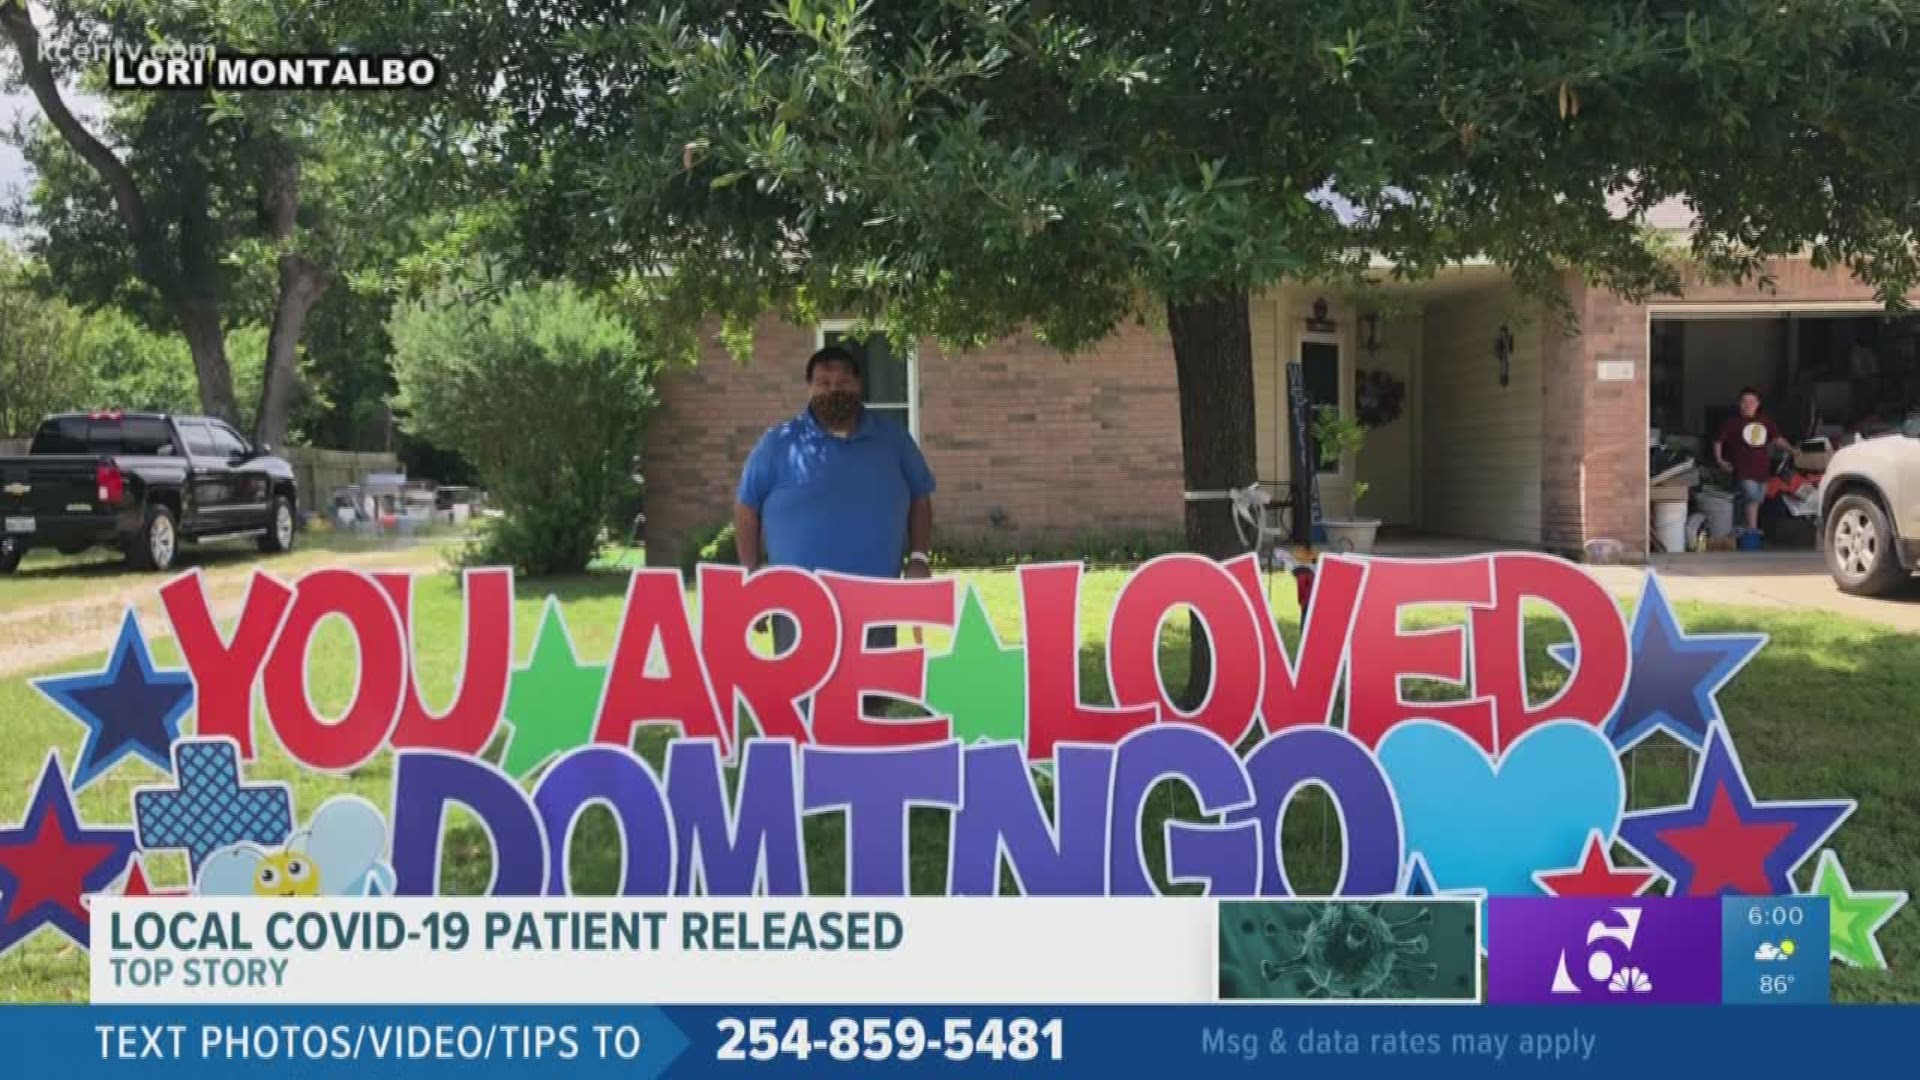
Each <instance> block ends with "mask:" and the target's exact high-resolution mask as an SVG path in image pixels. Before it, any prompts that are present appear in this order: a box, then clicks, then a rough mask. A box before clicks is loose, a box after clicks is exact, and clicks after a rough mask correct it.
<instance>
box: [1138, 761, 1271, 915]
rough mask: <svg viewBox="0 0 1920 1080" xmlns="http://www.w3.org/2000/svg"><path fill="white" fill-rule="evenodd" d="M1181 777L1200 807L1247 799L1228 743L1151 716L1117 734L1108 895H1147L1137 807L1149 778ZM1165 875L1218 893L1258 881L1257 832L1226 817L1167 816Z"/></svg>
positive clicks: (1241, 892)
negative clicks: (1210, 821)
mask: <svg viewBox="0 0 1920 1080" xmlns="http://www.w3.org/2000/svg"><path fill="white" fill-rule="evenodd" d="M1170 777H1177V778H1179V779H1181V780H1185V781H1186V782H1187V783H1188V785H1189V786H1191V787H1192V788H1193V790H1194V793H1195V794H1197V795H1199V796H1200V812H1201V813H1203V814H1207V815H1213V814H1220V813H1224V812H1226V811H1228V810H1232V809H1234V808H1236V807H1242V806H1245V805H1247V804H1248V803H1250V802H1252V801H1253V791H1252V789H1251V788H1250V787H1248V785H1247V776H1246V773H1245V772H1243V771H1242V770H1241V768H1240V759H1239V758H1238V757H1236V756H1234V753H1233V748H1232V747H1230V746H1228V745H1227V744H1226V743H1224V742H1222V741H1220V736H1218V735H1215V734H1214V733H1213V732H1211V731H1208V730H1206V729H1205V728H1200V727H1194V726H1192V725H1190V724H1156V725H1154V726H1153V727H1150V728H1144V729H1142V730H1140V731H1136V732H1134V733H1133V734H1131V735H1129V736H1127V737H1126V738H1125V739H1123V740H1121V742H1120V746H1119V761H1118V764H1117V765H1116V766H1115V768H1114V775H1113V823H1112V847H1111V848H1110V861H1111V864H1112V883H1111V886H1110V891H1111V893H1112V895H1114V896H1152V895H1153V892H1154V889H1153V879H1152V878H1150V877H1148V876H1147V861H1146V856H1145V854H1144V853H1143V852H1142V851H1141V850H1140V810H1141V808H1142V807H1143V806H1144V805H1145V804H1146V801H1147V793H1148V792H1150V791H1152V790H1153V788H1154V785H1156V784H1158V783H1159V782H1160V781H1162V780H1165V779H1168V778H1170ZM1166 838H1167V869H1168V880H1169V882H1184V881H1205V882H1206V883H1207V885H1208V888H1207V891H1208V893H1210V894H1212V895H1216V896H1245V895H1247V894H1249V893H1251V892H1252V891H1253V889H1254V886H1255V885H1256V884H1257V883H1258V881H1259V878H1258V867H1259V847H1260V833H1259V830H1258V828H1249V827H1248V826H1247V825H1246V824H1244V823H1235V822H1233V821H1231V820H1229V821H1228V822H1226V823H1224V824H1220V825H1196V824H1191V823H1181V822H1172V821H1170V822H1168V823H1167V825H1166Z"/></svg>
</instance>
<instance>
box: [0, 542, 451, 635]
mask: <svg viewBox="0 0 1920 1080" xmlns="http://www.w3.org/2000/svg"><path fill="white" fill-rule="evenodd" d="M454 536H455V534H453V533H451V532H441V533H431V534H424V535H423V536H422V537H421V538H420V539H434V540H443V539H450V538H453V537H454ZM400 546H401V545H399V544H396V542H395V541H393V540H388V539H383V538H379V537H369V536H358V535H353V534H348V533H337V532H318V531H309V532H303V533H301V534H300V537H299V540H298V541H297V543H296V544H295V547H294V550H293V551H291V552H288V553H287V554H285V555H262V554H261V553H260V549H259V548H257V547H256V546H255V545H254V543H253V541H251V540H227V541H221V542H219V543H210V544H205V545H198V544H194V545H188V546H185V547H182V548H181V549H180V557H179V559H178V560H177V562H176V563H175V565H174V568H173V571H172V573H182V572H185V571H187V570H192V569H195V568H199V569H202V570H205V571H207V572H209V573H213V572H218V571H224V572H230V573H246V572H247V571H250V570H251V569H252V568H253V567H254V566H259V567H260V568H261V569H263V570H268V571H271V572H273V573H276V574H281V575H289V574H297V573H299V572H301V571H302V570H307V569H312V568H314V567H318V566H324V565H326V564H327V563H329V562H330V561H331V560H332V559H333V558H334V556H337V555H342V554H360V553H368V552H379V551H387V550H395V549H397V548H398V547H400ZM170 576H171V574H166V575H156V574H154V573H152V572H150V571H142V570H133V569H130V568H129V567H128V566H127V563H126V559H125V558H123V557H122V556H121V555H120V553H119V552H116V551H110V550H108V549H105V548H93V549H89V550H87V551H83V552H80V553H79V554H77V555H62V554H60V553H59V552H56V551H51V550H46V549H40V550H35V551H29V552H28V553H27V557H26V558H25V559H24V560H22V561H21V563H20V566H19V568H18V569H17V570H15V571H14V572H13V573H11V574H0V615H5V614H7V613H9V612H12V611H16V610H18V609H21V608H26V607H31V606H34V605H38V604H51V603H57V602H60V601H65V600H87V599H93V598H95V597H96V596H98V595H100V594H102V593H104V592H107V591H109V590H112V589H124V588H129V587H132V588H138V587H141V586H143V585H146V584H148V583H152V584H153V585H154V586H155V587H156V588H157V586H158V584H159V583H160V582H163V581H165V580H167V578H168V577H170ZM149 591H151V590H149ZM156 595H157V594H156Z"/></svg>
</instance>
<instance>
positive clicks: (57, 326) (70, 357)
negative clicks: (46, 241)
mask: <svg viewBox="0 0 1920 1080" xmlns="http://www.w3.org/2000/svg"><path fill="white" fill-rule="evenodd" d="M46 290H47V281H46V274H45V270H44V267H42V266H40V265H38V264H34V263H23V262H20V261H18V260H13V259H12V258H11V257H10V256H7V255H5V253H4V252H0V434H7V433H13V434H21V433H26V432H30V431H32V430H33V429H34V427H35V426H36V425H37V424H38V423H39V422H40V419H41V418H42V417H43V416H45V415H47V414H48V413H53V412H65V411H69V410H76V409H141V410H151V411H154V412H185V413H194V412H198V411H199V410H200V396H199V390H198V385H197V379H196V376H195V373H194V368H193V357H192V356H191V355H190V354H189V352H188V349H187V343H186V341H185V340H184V339H183V338H181V337H180V335H178V334H175V333H172V332H169V331H166V330H155V329H152V328H150V327H148V326H147V325H146V324H145V323H144V322H143V321H142V320H140V319H138V318H136V317H134V316H133V315H131V314H129V313H128V312H127V311H125V310H124V309H122V308H119V307H114V306H105V307H98V308H94V309H91V310H83V309H81V308H78V307H75V306H73V305H71V304H69V303H67V302H66V301H64V300H60V299H57V298H54V297H50V296H47V295H45V293H46ZM266 340H267V329H266V327H264V326H260V325H242V326H237V327H234V328H233V329H232V330H230V331H228V333H227V349H228V351H229V353H230V354H232V355H233V356H234V357H235V360H234V364H233V376H234V386H235V389H236V390H237V391H238V392H239V395H240V400H241V402H242V412H241V421H242V423H243V424H245V423H249V422H250V421H251V410H252V407H253V404H254V403H255V402H256V401H258V400H259V394H260V379H261V375H262V370H263V368H264V365H265V358H266ZM298 404H299V412H298V413H297V414H296V415H297V416H300V417H305V416H310V415H314V414H317V413H322V412H324V411H325V410H326V408H327V406H328V402H327V400H326V399H325V398H324V397H322V396H319V395H317V394H307V395H305V396H303V397H302V398H301V399H300V401H299V403H298Z"/></svg>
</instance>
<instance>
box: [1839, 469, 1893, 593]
mask: <svg viewBox="0 0 1920 1080" xmlns="http://www.w3.org/2000/svg"><path fill="white" fill-rule="evenodd" d="M1894 543H1895V541H1894V536H1893V527H1892V525H1890V524H1889V523H1888V521H1887V515H1886V512H1885V511H1883V510H1881V509H1880V504H1879V503H1877V502H1875V501H1874V500H1873V499H1872V498H1870V497H1868V496H1866V495H1859V494H1854V495H1843V496H1841V497H1840V500H1839V501H1838V502H1836V503H1834V504H1833V510H1832V511H1831V512H1830V513H1829V514H1828V515H1827V536H1826V549H1827V571H1828V573H1830V574H1832V575H1833V580H1834V584H1836V585H1838V586H1840V591H1841V592H1844V593H1850V594H1852V595H1854V596H1886V595H1887V594H1888V593H1891V592H1893V591H1894V590H1895V589H1896V588H1898V587H1899V586H1900V585H1901V584H1902V583H1903V582H1905V581H1906V577H1907V574H1906V571H1905V570H1903V569H1901V567H1900V556H1899V554H1898V553H1897V552H1895V551H1894V550H1893V545H1894Z"/></svg>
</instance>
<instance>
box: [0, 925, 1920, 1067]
mask: <svg viewBox="0 0 1920 1080" xmlns="http://www.w3.org/2000/svg"><path fill="white" fill-rule="evenodd" d="M1828 914H1829V913H1828V911H1827V909H1826V907H1825V905H1824V902H1821V901H1818V900H1817V899H1810V898H1807V897H1775V898H1754V897H1728V898H1688V897H1675V898H1661V897H1642V898H1632V899H1622V898H1614V899H1600V900H1592V901H1587V900H1579V899H1569V898H1560V899H1554V898H1510V897H1495V898H1493V899H1491V900H1486V901H1481V900H1478V899H1473V898H1457V897H1423V898H1408V897H1388V898H1377V899H1369V898H1340V899H1320V900H1313V899H1271V900H1238V899H1209V898H1172V897H1159V898H1111V897H1109V898H1084V899H1082V898H1057V899H1048V898H1020V899H1010V898H977V899H975V898H946V897H940V898H933V897H929V898H857V897H854V898H826V897H812V898H755V899H748V898H738V899H734V898H700V899H687V898H674V899H653V900H649V899H641V898H605V899H602V898H581V897H573V898H543V899H507V898H471V899H452V898H438V899H435V898H404V897H401V898H396V897H378V898H373V897H367V898H353V899H346V898H335V899H327V898H319V899H307V900H291V901H288V900H266V899H257V900H256V899H218V900H216V899H209V898H187V897H169V898H139V897H136V898H126V897H116V896H101V897H99V898H98V899H97V900H96V902H95V906H94V909H93V912H92V918H93V925H94V935H93V949H92V982H93V985H92V991H91V993H92V1000H93V1004H92V1005H89V1006H19V1007H9V1008H4V1009H0V1038H6V1039H7V1040H8V1045H9V1046H10V1047H11V1048H12V1049H11V1050H10V1052H9V1064H10V1065H14V1066H17V1067H19V1068H20V1070H21V1071H19V1072H18V1073H17V1075H22V1076H36V1077H37V1076H43V1075H47V1074H51V1073H54V1072H58V1074H59V1075H61V1076H63V1077H93V1076H112V1077H120V1076H125V1077H135V1076H138V1077H143V1078H152V1077H163V1078H164V1077H175V1076H177V1077H192V1078H194V1080H220V1078H223V1077H228V1076H233V1077H246V1078H247V1080H256V1078H257V1077H258V1076H259V1075H261V1072H260V1070H261V1069H262V1068H271V1069H273V1070H275V1073H276V1075H286V1076H293V1077H298V1078H300V1080H325V1078H328V1077H336V1076H337V1077H348V1076H351V1077H352V1078H353V1080H379V1078H383V1077H388V1076H393V1077H433V1076H439V1075H454V1070H459V1075H460V1076H461V1077H463V1080H479V1078H488V1077H496V1076H499V1077H523V1076H524V1077H540V1078H543V1080H546V1078H556V1080H566V1078H571V1077H582V1078H590V1077H601V1076H615V1075H617V1076H620V1077H622V1078H629V1080H646V1078H649V1077H655V1076H672V1077H680V1076H692V1077H699V1076H707V1075H732V1076H740V1075H770V1076H771V1075H801V1074H804V1075H810V1076H811V1075H820V1074H823V1073H839V1072H844V1073H847V1074H849V1075H861V1076H865V1075H882V1074H887V1073H892V1072H900V1071H905V1070H908V1069H915V1070H924V1069H926V1068H928V1067H930V1066H931V1067H934V1068H938V1069H941V1070H942V1071H945V1072H953V1071H963V1072H993V1073H999V1074H1009V1075H1060V1076H1102V1077H1110V1076H1119V1075H1126V1076H1135V1075H1139V1076H1153V1075H1166V1074H1171V1073H1173V1072H1174V1071H1175V1070H1178V1071H1179V1072H1180V1073H1181V1074H1184V1075H1195V1076H1214V1075H1247V1076H1253V1075H1265V1076H1271V1075H1277V1074H1278V1073H1277V1071H1276V1070H1281V1069H1285V1068H1288V1067H1294V1068H1300V1069H1312V1070H1316V1071H1318V1070H1327V1069H1336V1068H1337V1069H1338V1070H1340V1073H1341V1075H1343V1076H1353V1077H1367V1076H1375V1075H1379V1076H1388V1075H1391V1076H1393V1077H1395V1078H1396V1080H1405V1077H1406V1076H1407V1075H1408V1073H1407V1070H1408V1069H1409V1068H1412V1069H1416V1070H1424V1071H1425V1072H1426V1073H1428V1074H1430V1075H1432V1076H1436V1077H1444V1076H1452V1075H1461V1076H1467V1075H1472V1076H1487V1075H1513V1076H1533V1075H1545V1074H1546V1073H1547V1072H1548V1071H1551V1072H1552V1074H1553V1075H1555V1076H1560V1075H1565V1074H1575V1075H1607V1076H1610V1077H1617V1076H1620V1075H1626V1074H1628V1073H1629V1072H1631V1074H1633V1075H1640V1074H1645V1073H1647V1072H1648V1071H1649V1070H1650V1069H1652V1070H1654V1074H1656V1075H1670V1074H1675V1073H1677V1072H1678V1071H1679V1070H1680V1069H1683V1068H1685V1069H1692V1068H1696V1067H1708V1066H1711V1067H1713V1068H1715V1069H1719V1070H1727V1069H1742V1068H1745V1069H1750V1070H1754V1071H1761V1070H1764V1071H1765V1073H1766V1074H1767V1075H1780V1074H1782V1071H1783V1070H1786V1069H1792V1068H1801V1067H1805V1068H1813V1067H1816V1066H1818V1067H1821V1068H1824V1069H1827V1070H1829V1071H1831V1070H1832V1069H1833V1068H1835V1067H1838V1066H1846V1065H1854V1066H1859V1065H1877V1064H1880V1062H1881V1059H1882V1058H1884V1057H1886V1056H1887V1055H1889V1054H1891V1053H1892V1049H1893V1048H1894V1047H1896V1046H1898V1045H1899V1041H1900V1040H1901V1039H1902V1038H1904V1035H1903V1034H1902V1033H1903V1032H1906V1031H1910V1030H1911V1028H1912V1025H1913V1024H1914V1023H1915V1022H1916V1021H1917V1020H1920V1009H1916V1008H1914V1007H1911V1006H1898V1007H1873V1006H1859V1007H1834V1006H1830V1005H1826V1004H1824V1002H1825V1001H1826V998H1827V986H1826V981H1825V975H1826V970H1827V957H1826V955H1825V953H1826V950H1825V949H1824V948H1822V947H1820V943H1823V942H1825V941H1826V940H1827V938H1828V935H1829V933H1830V929H1829V926H1828V921H1827V919H1828ZM1803 943H1804V944H1803ZM1502 1001H1508V1002H1515V1003H1519V1004H1509V1005H1502V1004H1498V1002H1502ZM1735 1002H1745V1003H1748V1004H1727V1003H1735ZM1446 1006H1465V1007H1446ZM1759 1031H1765V1032H1766V1033H1767V1037H1766V1038H1757V1037H1756V1034H1755V1033H1756V1032H1759ZM1656 1066H1657V1068H1655V1067H1656ZM6 1075H16V1073H14V1072H13V1071H12V1070H11V1069H9V1070H7V1072H6Z"/></svg>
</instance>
